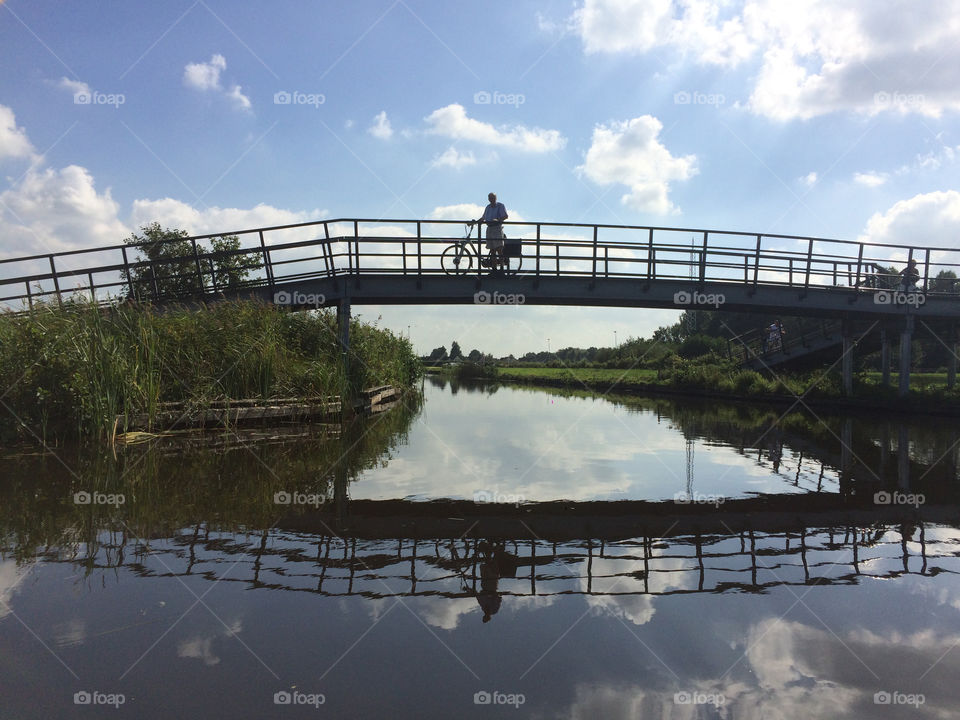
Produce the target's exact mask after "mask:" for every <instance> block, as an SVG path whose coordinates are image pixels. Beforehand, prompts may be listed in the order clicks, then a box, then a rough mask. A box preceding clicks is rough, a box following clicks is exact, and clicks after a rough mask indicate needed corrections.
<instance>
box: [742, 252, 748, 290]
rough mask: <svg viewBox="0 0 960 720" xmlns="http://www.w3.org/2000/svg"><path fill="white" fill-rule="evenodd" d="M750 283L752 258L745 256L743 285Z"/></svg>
mask: <svg viewBox="0 0 960 720" xmlns="http://www.w3.org/2000/svg"><path fill="white" fill-rule="evenodd" d="M748 282H750V256H749V255H744V256H743V284H744V285H746V284H747V283H748Z"/></svg>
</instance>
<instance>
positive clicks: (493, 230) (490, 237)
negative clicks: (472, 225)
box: [477, 193, 508, 267]
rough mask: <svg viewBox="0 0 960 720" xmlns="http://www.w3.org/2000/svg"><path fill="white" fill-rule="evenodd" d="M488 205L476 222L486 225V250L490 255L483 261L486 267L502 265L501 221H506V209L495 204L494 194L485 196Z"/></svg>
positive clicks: (497, 203) (501, 205) (501, 204)
mask: <svg viewBox="0 0 960 720" xmlns="http://www.w3.org/2000/svg"><path fill="white" fill-rule="evenodd" d="M487 200H489V201H490V204H489V205H487V207H486V208H484V211H483V217H481V218H480V219H479V220H477V222H478V223H486V225H487V249H488V250H489V251H490V255H489V257H488V258H487V260H486V261H485V265H486V266H487V267H493V266H494V264H495V263H496V265H497V266H502V265H504V264H505V263H504V257H503V221H504V220H506V219H507V217H508V215H507V209H506V208H505V207H504V206H503V203H502V202H497V196H496V194H495V193H490V194H489V195H487Z"/></svg>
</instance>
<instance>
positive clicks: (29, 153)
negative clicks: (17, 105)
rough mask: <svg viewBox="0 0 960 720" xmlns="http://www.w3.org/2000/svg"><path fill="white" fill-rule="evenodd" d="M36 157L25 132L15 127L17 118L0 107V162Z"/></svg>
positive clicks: (10, 111)
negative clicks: (8, 159)
mask: <svg viewBox="0 0 960 720" xmlns="http://www.w3.org/2000/svg"><path fill="white" fill-rule="evenodd" d="M34 157H36V151H35V150H34V149H33V143H31V142H30V138H28V137H27V131H26V130H24V129H23V128H20V127H17V118H16V116H15V115H14V113H13V110H11V109H10V108H8V107H7V106H6V105H0V160H4V159H6V158H31V159H33V158H34Z"/></svg>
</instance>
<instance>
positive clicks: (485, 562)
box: [477, 540, 517, 623]
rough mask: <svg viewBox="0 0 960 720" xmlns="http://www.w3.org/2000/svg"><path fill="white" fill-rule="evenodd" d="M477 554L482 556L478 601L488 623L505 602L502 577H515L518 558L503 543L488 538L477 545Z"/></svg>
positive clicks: (484, 620)
mask: <svg viewBox="0 0 960 720" xmlns="http://www.w3.org/2000/svg"><path fill="white" fill-rule="evenodd" d="M477 555H478V557H480V592H478V593H477V602H478V603H479V604H480V609H481V610H483V622H485V623H486V622H490V618H492V617H493V616H494V615H496V614H497V611H498V610H500V604H501V603H502V602H503V597H502V596H501V595H500V593H499V591H498V586H499V583H500V578H502V577H514V576H515V575H516V574H517V559H516V558H515V557H514V556H513V555H511V554H510V553H508V552H507V551H506V550H505V549H504V547H503V543H497V544H496V545H491V544H490V543H488V542H487V541H486V540H484V541H483V542H481V543H480V544H479V545H478V546H477Z"/></svg>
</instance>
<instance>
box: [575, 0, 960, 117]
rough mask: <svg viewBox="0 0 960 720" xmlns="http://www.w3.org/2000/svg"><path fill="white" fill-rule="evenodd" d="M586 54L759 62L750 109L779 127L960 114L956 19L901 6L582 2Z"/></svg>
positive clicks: (948, 9) (933, 9)
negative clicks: (826, 118)
mask: <svg viewBox="0 0 960 720" xmlns="http://www.w3.org/2000/svg"><path fill="white" fill-rule="evenodd" d="M572 21H573V24H574V25H575V27H576V28H577V32H578V34H579V35H580V38H581V41H582V43H583V47H584V51H585V52H586V53H588V54H589V53H624V52H633V53H642V52H649V51H651V50H654V49H657V48H661V47H663V48H669V49H671V50H674V51H676V52H678V53H682V54H688V55H689V54H692V55H693V56H694V59H695V60H696V61H697V62H700V63H703V64H713V65H721V66H730V67H732V66H737V65H739V64H741V63H743V62H744V61H746V60H748V59H751V60H755V61H756V62H758V63H759V71H758V72H757V73H756V81H755V84H754V87H753V90H752V93H751V95H750V99H749V102H748V105H747V106H748V107H749V109H751V110H752V111H753V112H755V113H757V114H760V115H764V116H767V117H770V118H773V119H777V120H792V119H797V118H801V119H802V118H811V117H816V116H818V115H823V114H826V113H831V112H836V111H843V110H847V111H856V112H861V113H866V114H871V115H872V114H877V113H881V112H896V113H900V114H907V113H918V114H922V115H928V116H934V117H936V116H939V115H940V114H941V113H942V112H943V111H944V110H960V44H958V43H956V41H955V38H956V37H957V35H958V34H960V15H957V13H956V12H955V11H954V8H953V6H952V5H951V4H950V3H927V4H924V5H923V6H922V7H918V6H916V5H915V4H913V3H908V2H906V1H905V0H899V1H898V2H894V3H893V4H892V5H891V4H889V3H874V2H867V1H864V0H806V1H805V2H798V3H788V4H784V3H783V2H782V1H781V0H746V1H745V2H744V3H743V5H742V6H741V7H739V8H733V9H731V7H730V4H729V3H727V2H725V1H724V0H585V1H584V4H583V5H582V6H581V7H580V8H579V9H577V10H576V12H575V13H574V15H573V16H572Z"/></svg>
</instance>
